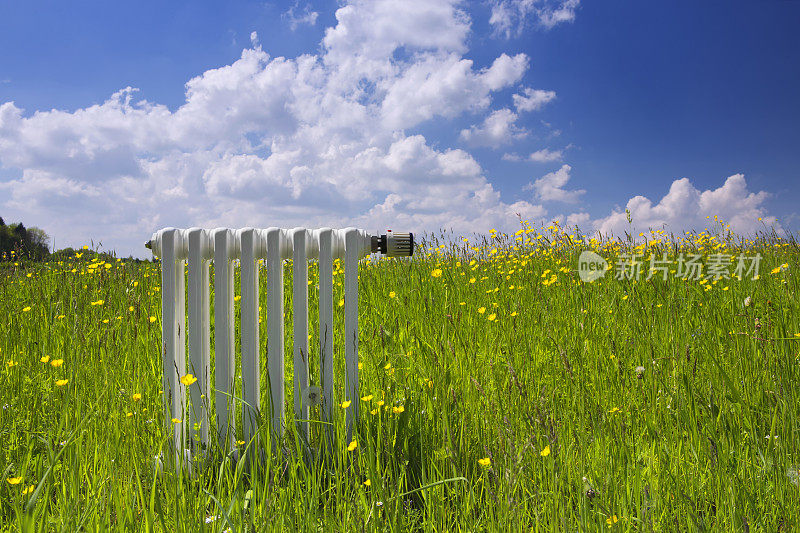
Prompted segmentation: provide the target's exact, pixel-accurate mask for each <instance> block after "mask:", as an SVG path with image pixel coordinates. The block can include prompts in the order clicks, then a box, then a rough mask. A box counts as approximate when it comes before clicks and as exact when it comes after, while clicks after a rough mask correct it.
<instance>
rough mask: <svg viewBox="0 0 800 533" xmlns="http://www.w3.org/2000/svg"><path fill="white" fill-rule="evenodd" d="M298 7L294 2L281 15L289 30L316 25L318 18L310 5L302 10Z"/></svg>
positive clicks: (317, 14)
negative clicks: (287, 23)
mask: <svg viewBox="0 0 800 533" xmlns="http://www.w3.org/2000/svg"><path fill="white" fill-rule="evenodd" d="M299 7H300V5H299V3H297V2H296V3H295V4H294V5H293V6H292V7H290V8H289V9H288V10H287V11H286V12H285V13H284V14H283V15H282V17H283V18H284V19H286V20H287V21H288V22H289V28H290V29H291V30H292V31H295V30H296V29H297V28H298V27H300V26H302V25H305V24H307V25H309V26H314V25H315V24H316V23H317V17H319V13H318V12H316V11H311V5H310V4H306V5H305V7H303V9H299ZM253 33H255V32H253Z"/></svg>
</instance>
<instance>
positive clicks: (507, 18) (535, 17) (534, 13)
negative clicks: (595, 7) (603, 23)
mask: <svg viewBox="0 0 800 533" xmlns="http://www.w3.org/2000/svg"><path fill="white" fill-rule="evenodd" d="M579 5H580V0H494V1H493V2H492V15H491V17H490V19H489V24H490V25H491V26H492V28H493V30H494V33H495V35H503V36H505V38H506V39H510V38H511V37H519V36H520V35H522V32H523V31H524V30H525V28H526V27H527V26H528V25H529V24H531V23H535V24H538V25H539V26H541V27H543V28H545V29H550V28H552V27H554V26H556V25H558V24H560V23H562V22H572V21H573V20H575V12H576V11H577V9H578V6H579Z"/></svg>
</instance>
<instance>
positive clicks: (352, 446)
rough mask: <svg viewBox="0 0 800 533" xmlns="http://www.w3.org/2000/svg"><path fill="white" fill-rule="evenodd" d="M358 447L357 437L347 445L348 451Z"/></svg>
mask: <svg viewBox="0 0 800 533" xmlns="http://www.w3.org/2000/svg"><path fill="white" fill-rule="evenodd" d="M357 447H358V441H356V439H353V442H351V443H350V444H348V445H347V451H348V452H352V451H353V450H355V449H356V448H357Z"/></svg>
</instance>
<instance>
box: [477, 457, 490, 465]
mask: <svg viewBox="0 0 800 533" xmlns="http://www.w3.org/2000/svg"><path fill="white" fill-rule="evenodd" d="M478 464H479V465H481V466H489V465H490V464H492V460H491V459H489V458H488V457H484V458H483V459H478Z"/></svg>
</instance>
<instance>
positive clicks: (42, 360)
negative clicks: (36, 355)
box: [39, 355, 50, 363]
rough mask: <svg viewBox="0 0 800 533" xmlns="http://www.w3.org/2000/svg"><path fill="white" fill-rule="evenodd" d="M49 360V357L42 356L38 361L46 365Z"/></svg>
mask: <svg viewBox="0 0 800 533" xmlns="http://www.w3.org/2000/svg"><path fill="white" fill-rule="evenodd" d="M49 360H50V356H49V355H45V356H42V358H41V359H39V361H41V362H42V363H46V362H48V361H49Z"/></svg>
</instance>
